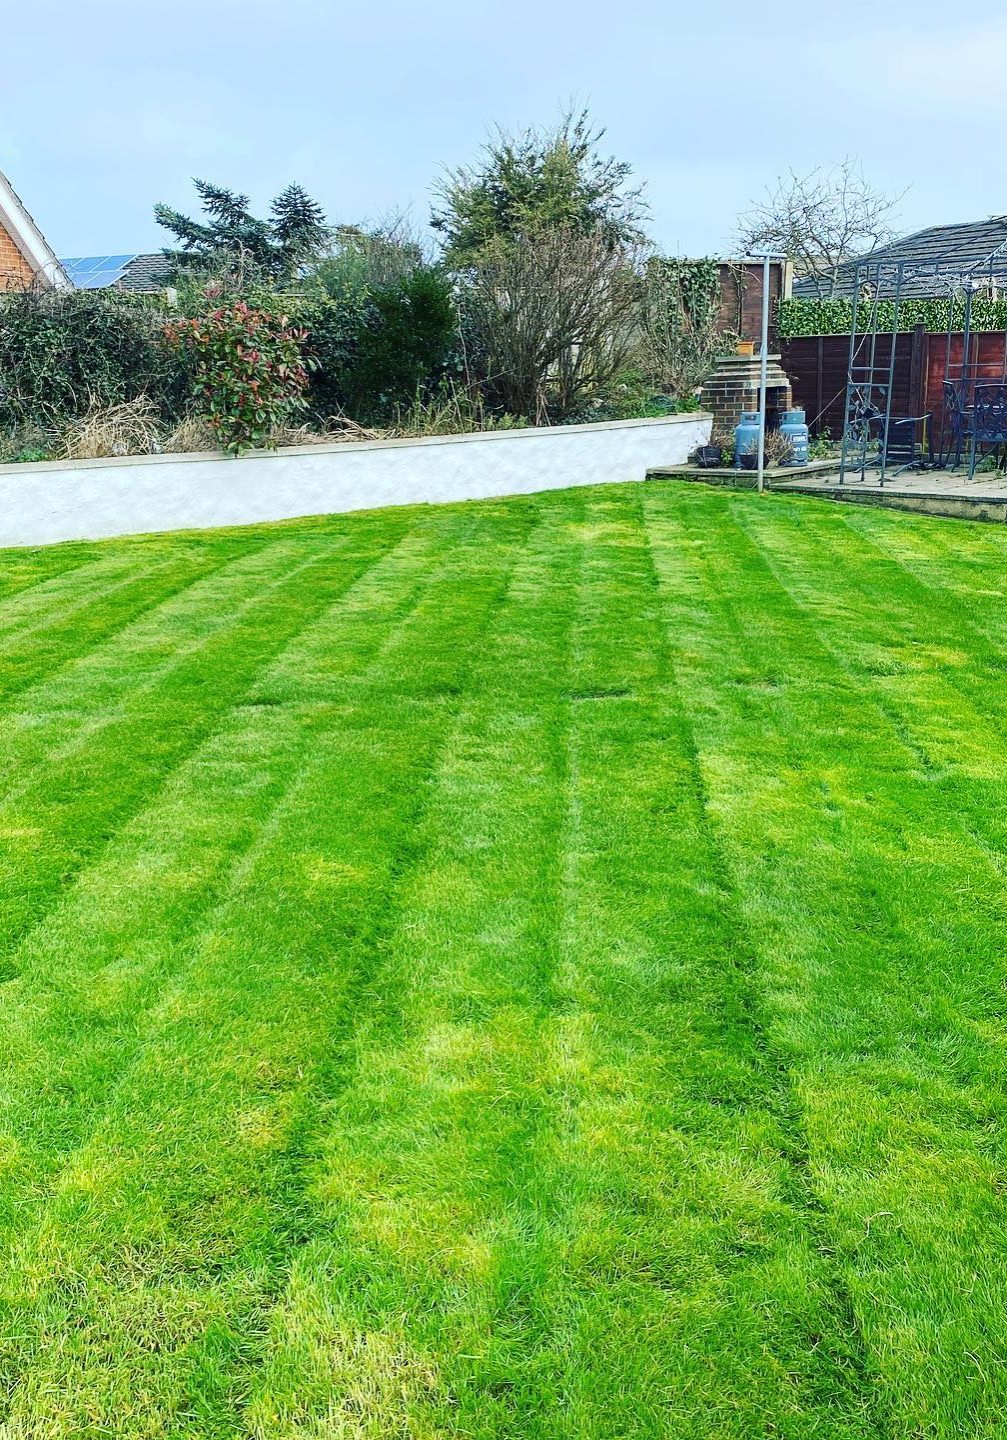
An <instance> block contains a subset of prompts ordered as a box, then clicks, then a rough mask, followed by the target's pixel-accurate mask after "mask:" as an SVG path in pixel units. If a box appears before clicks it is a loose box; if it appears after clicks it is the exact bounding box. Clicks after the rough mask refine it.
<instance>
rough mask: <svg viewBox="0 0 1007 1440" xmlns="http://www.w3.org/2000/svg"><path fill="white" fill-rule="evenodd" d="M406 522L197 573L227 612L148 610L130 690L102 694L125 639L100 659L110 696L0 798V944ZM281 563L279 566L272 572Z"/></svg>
mask: <svg viewBox="0 0 1007 1440" xmlns="http://www.w3.org/2000/svg"><path fill="white" fill-rule="evenodd" d="M399 534H400V532H399V531H398V530H396V529H390V533H386V534H385V535H383V536H382V535H380V534H379V535H378V536H376V537H375V538H374V539H373V540H372V541H371V542H370V544H369V545H368V544H367V543H361V542H358V543H357V545H354V546H350V547H349V548H348V549H347V550H346V551H345V553H344V552H343V550H342V549H340V548H339V547H338V546H336V545H333V544H331V543H329V544H327V545H326V546H325V548H324V550H323V551H322V552H321V553H319V552H318V551H317V550H316V549H314V548H308V551H307V554H306V555H301V556H300V558H298V559H296V560H293V557H292V556H291V555H290V554H289V552H288V551H287V550H286V549H285V547H283V546H282V545H281V546H278V547H276V553H271V552H270V551H268V550H267V551H264V552H261V553H260V554H259V555H258V556H256V557H255V564H253V565H251V566H249V567H248V568H247V569H245V570H243V571H242V572H241V574H240V577H236V576H234V575H233V574H232V575H230V576H227V577H226V578H225V577H219V580H218V581H217V582H216V583H215V582H214V580H212V579H211V580H209V581H203V582H201V583H200V586H199V587H195V588H200V589H202V588H203V587H204V586H207V587H210V589H211V592H212V593H211V594H210V595H208V596H207V597H206V603H208V604H211V605H212V604H214V603H215V604H216V605H217V606H222V607H224V608H223V612H222V617H221V618H218V619H216V620H212V619H211V617H210V616H206V615H204V616H202V617H200V618H201V621H202V623H201V624H199V625H196V626H194V625H192V624H191V620H190V623H186V619H189V617H185V619H183V620H182V621H181V622H180V623H178V631H179V633H178V635H177V636H173V635H172V629H171V626H170V623H169V613H168V612H169V611H170V607H161V609H160V610H159V611H157V612H153V614H152V615H148V616H147V617H145V620H146V623H145V624H142V625H138V626H137V627H135V628H136V629H138V630H139V629H141V628H143V629H145V630H146V631H147V633H145V634H144V635H143V637H142V639H140V638H138V639H137V640H136V641H135V642H134V643H139V645H140V646H141V650H142V653H145V654H150V653H153V654H154V655H156V656H157V657H158V659H157V662H156V663H155V665H154V667H153V669H152V670H151V671H150V672H149V673H148V674H147V676H146V677H145V679H144V680H143V681H142V682H141V683H139V684H137V685H135V686H133V687H131V688H127V689H126V690H125V691H123V689H122V686H121V684H120V685H117V686H116V688H115V692H114V694H115V699H114V700H111V697H107V689H106V686H105V683H104V680H105V676H106V675H107V674H108V673H109V671H112V672H114V674H115V676H116V678H117V679H118V678H120V677H122V676H128V675H129V673H130V670H129V668H128V666H126V668H125V669H122V667H123V666H124V665H126V659H127V657H128V655H129V653H130V652H129V648H128V647H126V648H127V656H126V657H123V656H122V655H121V654H120V651H119V646H118V645H117V646H116V647H114V656H113V658H109V657H105V658H103V660H102V661H100V662H98V663H99V666H100V668H99V671H98V688H99V689H100V690H101V691H102V693H103V695H104V696H106V697H107V698H105V704H104V708H103V709H100V710H98V711H97V713H95V714H93V715H92V716H91V718H90V722H89V723H85V724H84V725H81V724H79V723H74V724H72V725H71V727H70V735H71V738H70V739H69V740H68V741H66V742H64V743H63V744H62V745H59V746H57V747H56V748H55V749H54V750H53V751H52V753H51V754H50V756H49V758H48V759H47V760H45V761H41V762H40V763H38V764H36V765H35V767H34V768H33V769H32V770H31V772H30V773H29V776H28V778H27V780H26V782H25V784H24V785H23V786H22V787H21V788H20V789H18V790H15V791H14V792H13V793H11V794H8V795H7V796H6V797H4V798H3V800H0V840H2V845H0V895H2V901H0V956H3V955H4V954H9V952H10V949H11V947H12V946H13V945H14V944H15V943H16V942H17V940H18V939H19V938H20V937H21V936H22V935H23V934H24V933H25V932H26V930H27V929H28V928H29V926H30V925H32V924H33V923H37V921H38V920H39V918H40V917H41V916H42V915H44V914H45V912H46V910H47V909H48V908H49V907H50V906H51V904H52V903H53V902H54V900H55V899H56V898H57V897H58V895H59V894H60V893H61V892H62V891H63V890H64V889H65V888H66V885H67V884H68V882H69V880H70V879H71V878H72V877H73V876H74V875H75V874H76V873H77V872H78V870H79V869H80V868H81V867H82V866H83V865H84V864H86V863H88V861H89V859H90V857H91V856H92V855H93V854H94V853H95V852H96V850H97V849H100V847H101V845H102V844H103V843H104V842H105V840H106V839H107V838H108V836H109V835H111V834H112V833H113V832H114V829H115V827H116V826H117V825H121V824H122V823H123V822H124V821H125V820H126V819H128V818H129V816H130V815H131V814H134V813H135V812H136V810H137V809H139V808H140V806H141V805H142V804H143V803H145V801H146V799H147V798H148V797H149V796H150V795H151V794H152V793H154V791H155V790H156V789H157V787H158V786H159V785H160V783H161V782H162V780H163V778H164V776H165V775H166V774H168V773H169V772H170V770H171V769H172V768H173V767H174V766H176V765H177V764H179V763H180V762H181V760H183V759H184V758H185V756H186V755H188V754H191V752H192V751H193V750H194V749H195V748H196V747H197V746H198V745H199V744H200V743H201V742H202V741H203V740H204V739H205V738H206V736H207V735H208V734H209V733H211V731H212V729H213V728H214V725H215V724H216V723H218V720H219V717H220V716H222V715H223V714H225V713H226V711H227V710H228V709H229V708H230V707H231V706H232V705H234V704H235V703H237V701H239V700H240V698H241V697H242V695H243V694H244V693H245V692H246V691H247V690H248V688H249V686H250V685H251V683H252V682H253V680H254V679H255V677H256V676H257V674H258V673H259V671H261V670H262V669H263V667H264V666H265V665H267V664H268V663H269V661H270V660H271V659H272V657H273V656H274V655H275V654H276V653H277V651H278V650H280V649H281V648H282V647H283V645H285V644H286V643H288V642H289V640H290V639H291V637H292V636H294V635H296V634H298V633H299V632H300V631H301V630H303V629H304V628H305V627H306V626H307V625H308V624H309V623H310V621H311V620H312V619H313V618H314V617H315V616H316V615H317V614H319V613H320V612H321V611H322V610H323V609H325V608H326V607H327V606H329V605H331V604H332V602H333V600H334V599H336V598H337V597H338V596H339V595H340V594H342V593H343V592H344V591H345V590H346V589H347V588H348V587H349V586H350V585H351V584H352V583H353V581H354V580H355V579H356V578H357V577H358V576H359V575H360V574H362V573H363V571H364V570H365V569H366V568H367V567H368V566H369V565H371V564H373V563H374V561H375V560H376V559H378V558H380V556H381V555H382V554H383V553H384V552H385V551H386V550H387V549H388V548H389V547H390V545H391V544H393V543H394V542H395V540H397V539H398V538H399ZM292 560H293V563H291V561H292ZM264 566H265V567H272V568H269V569H266V570H264V569H263V567H264ZM276 568H278V569H279V570H280V573H279V575H276V574H275V573H273V572H274V570H275V569H276ZM221 591H222V593H221ZM189 593H190V596H191V593H192V587H191V588H190V592H189ZM157 614H159V615H160V616H161V620H162V622H163V623H164V625H165V630H166V634H165V638H163V639H161V640H160V641H158V640H157V638H156V631H155V633H154V634H150V632H149V629H148V627H149V626H152V625H154V624H155V620H154V615H157ZM119 638H120V641H121V642H123V643H124V637H119ZM96 653H100V652H96ZM165 657H167V658H165ZM84 664H85V662H81V667H82V668H83V666H84ZM88 669H89V671H90V667H88ZM110 702H111V703H110ZM74 720H76V716H75V717H74ZM40 836H42V837H44V843H43V844H40V843H39V837H40Z"/></svg>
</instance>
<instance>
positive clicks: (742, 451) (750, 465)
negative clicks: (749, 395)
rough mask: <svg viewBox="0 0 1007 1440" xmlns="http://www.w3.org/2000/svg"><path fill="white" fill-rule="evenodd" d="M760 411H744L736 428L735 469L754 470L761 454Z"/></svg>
mask: <svg viewBox="0 0 1007 1440" xmlns="http://www.w3.org/2000/svg"><path fill="white" fill-rule="evenodd" d="M760 415H761V412H760V411H759V410H742V412H741V419H740V420H739V421H738V423H737V425H735V427H734V468H735V470H740V469H741V468H742V466H744V468H745V469H746V470H754V469H755V467H756V465H757V464H758V460H757V459H756V457H757V456H758V453H759V424H760Z"/></svg>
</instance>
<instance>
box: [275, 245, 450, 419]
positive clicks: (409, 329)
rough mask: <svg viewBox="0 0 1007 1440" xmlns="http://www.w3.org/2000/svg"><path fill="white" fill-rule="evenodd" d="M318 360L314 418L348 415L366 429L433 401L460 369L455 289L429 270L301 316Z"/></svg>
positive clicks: (321, 305)
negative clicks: (428, 399)
mask: <svg viewBox="0 0 1007 1440" xmlns="http://www.w3.org/2000/svg"><path fill="white" fill-rule="evenodd" d="M301 314H302V319H303V322H304V324H305V326H306V329H307V332H308V333H307V348H308V350H309V352H310V354H311V355H312V356H313V357H314V358H315V362H316V368H315V370H314V373H313V375H312V382H311V405H312V409H313V410H314V411H315V412H316V414H318V415H320V416H328V415H333V414H338V413H342V412H345V413H346V414H348V415H350V416H352V418H353V419H354V420H357V421H359V422H360V423H361V424H365V425H375V424H381V423H383V422H386V421H389V420H391V419H393V418H394V416H395V415H396V413H397V412H399V411H400V410H402V409H405V408H408V407H409V406H410V405H411V404H412V403H413V402H414V401H415V400H416V399H417V397H419V398H420V399H421V400H423V399H425V398H426V397H428V396H430V395H432V394H433V393H434V392H435V391H436V390H437V387H438V386H439V384H440V383H441V381H442V379H444V378H445V376H446V375H448V374H449V372H450V371H451V370H452V369H453V368H454V365H455V362H456V356H457V351H458V338H457V337H458V319H457V314H456V311H455V305H454V300H453V297H452V292H451V286H450V284H449V282H448V280H447V279H446V277H445V276H444V275H443V274H442V273H441V272H440V271H439V270H436V269H433V268H431V267H429V266H417V267H416V268H415V269H414V270H412V271H411V272H410V273H409V274H407V275H404V276H402V277H401V278H399V279H397V280H394V281H392V282H390V283H389V284H386V285H378V286H375V287H373V288H372V289H370V290H369V291H367V292H365V293H357V294H348V295H347V296H346V297H345V298H344V299H343V300H341V301H340V300H333V299H326V300H323V301H321V302H320V303H317V304H315V305H313V306H310V307H309V308H307V309H305V310H304V311H302V312H301Z"/></svg>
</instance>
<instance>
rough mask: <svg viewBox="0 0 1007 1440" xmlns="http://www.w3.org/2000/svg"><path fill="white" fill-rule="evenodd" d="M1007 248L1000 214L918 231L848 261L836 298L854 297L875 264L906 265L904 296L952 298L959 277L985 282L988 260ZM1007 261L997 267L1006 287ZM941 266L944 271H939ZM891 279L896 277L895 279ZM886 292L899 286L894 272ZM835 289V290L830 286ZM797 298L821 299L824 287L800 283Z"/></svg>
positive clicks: (1006, 220) (1006, 221)
mask: <svg viewBox="0 0 1007 1440" xmlns="http://www.w3.org/2000/svg"><path fill="white" fill-rule="evenodd" d="M1005 243H1007V215H994V216H991V217H990V218H989V219H988V220H974V221H970V222H965V223H962V224H957V225H931V226H930V227H929V228H928V229H926V230H917V231H916V232H915V234H913V235H904V236H903V237H902V238H901V239H898V240H892V241H891V242H890V243H889V244H887V245H880V246H878V248H877V249H876V250H872V251H871V252H870V253H869V254H867V255H860V256H858V257H857V258H856V259H854V260H848V261H847V262H846V263H845V264H844V265H841V266H840V268H839V277H838V283H837V285H836V291H835V293H836V295H838V296H842V297H843V298H846V297H848V296H850V295H851V294H852V293H853V287H854V285H855V284H856V278H857V266H858V265H861V264H863V263H864V262H865V261H869V262H870V264H871V265H873V264H875V263H876V262H878V263H880V264H882V265H883V266H885V267H887V266H889V265H890V266H893V267H894V266H895V265H897V264H899V263H900V262H903V263H905V265H906V266H907V271H906V273H905V277H904V285H903V291H902V293H903V295H917V296H921V295H923V296H929V295H946V294H947V289H948V281H949V280H950V279H951V278H952V277H954V276H955V275H956V274H957V275H960V274H963V273H967V272H968V271H970V270H972V269H973V268H974V269H975V270H976V274H977V278H981V274H982V270H981V267H982V265H983V263H984V262H985V261H988V260H989V258H990V256H991V255H992V253H993V251H994V250H996V249H997V247H998V246H1000V245H1003V244H1005ZM917 265H918V266H920V267H921V269H920V273H918V274H915V275H914V274H913V273H912V271H911V270H910V269H908V267H910V266H917ZM1005 265H1007V259H1000V260H998V262H997V270H998V278H999V280H1000V283H1001V285H1002V284H1003V283H1004V273H1003V272H1004V267H1005ZM937 267H941V270H940V271H939V272H938V269H937ZM889 276H890V278H889ZM882 283H883V286H884V288H886V289H888V288H890V287H891V286H892V284H893V283H894V270H893V271H891V272H888V271H887V270H886V272H885V273H884V279H883V282H882ZM829 288H830V289H831V286H829ZM793 294H794V297H795V299H796V298H803V299H809V298H810V299H815V298H817V296H818V287H817V285H816V284H815V281H814V278H813V277H812V276H809V275H804V276H801V277H800V278H799V279H795V281H794V288H793Z"/></svg>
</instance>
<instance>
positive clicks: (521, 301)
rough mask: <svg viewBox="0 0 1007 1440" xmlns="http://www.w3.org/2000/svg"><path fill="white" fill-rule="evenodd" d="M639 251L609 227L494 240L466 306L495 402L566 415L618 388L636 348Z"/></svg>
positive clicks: (471, 280) (476, 359)
mask: <svg viewBox="0 0 1007 1440" xmlns="http://www.w3.org/2000/svg"><path fill="white" fill-rule="evenodd" d="M634 258H635V257H634V256H633V255H632V254H631V253H630V252H629V251H626V250H621V249H618V248H614V247H613V246H611V245H610V244H608V242H607V240H606V238H605V236H604V235H603V234H602V233H600V232H598V233H593V234H587V235H584V234H580V233H579V232H577V231H575V230H564V229H552V230H546V231H543V232H542V233H541V234H537V235H534V236H528V237H524V238H522V239H519V240H516V241H513V242H510V243H507V244H503V243H494V244H491V245H487V246H486V247H484V249H483V250H482V251H481V252H480V255H479V257H478V260H477V261H476V262H475V263H474V264H473V265H472V266H471V267H470V268H469V270H468V271H467V272H466V276H465V285H464V289H463V291H462V306H463V311H464V317H465V326H466V339H467V342H468V343H467V348H468V353H469V357H470V360H471V362H472V364H473V365H474V366H475V368H476V370H477V371H478V374H479V376H480V378H481V380H482V383H483V386H484V391H485V395H486V398H487V401H488V403H489V404H490V406H491V408H493V409H495V410H499V411H502V412H504V413H505V414H511V415H527V416H529V417H530V418H533V419H534V420H535V421H539V420H541V419H544V418H548V419H552V420H564V419H566V418H568V417H569V416H571V415H574V414H577V413H579V412H580V411H582V410H583V408H584V406H585V405H587V404H589V403H590V402H592V401H593V400H594V399H595V398H596V397H598V396H600V395H603V394H605V393H606V392H607V391H608V390H609V388H610V387H611V385H612V384H613V382H614V381H615V378H616V376H618V375H619V374H620V373H621V372H622V371H624V370H625V369H626V363H627V359H628V357H629V353H630V350H631V348H632V334H633V325H634V316H635V309H636V298H637V297H636V290H637V283H638V280H637V273H636V270H635V267H634Z"/></svg>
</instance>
